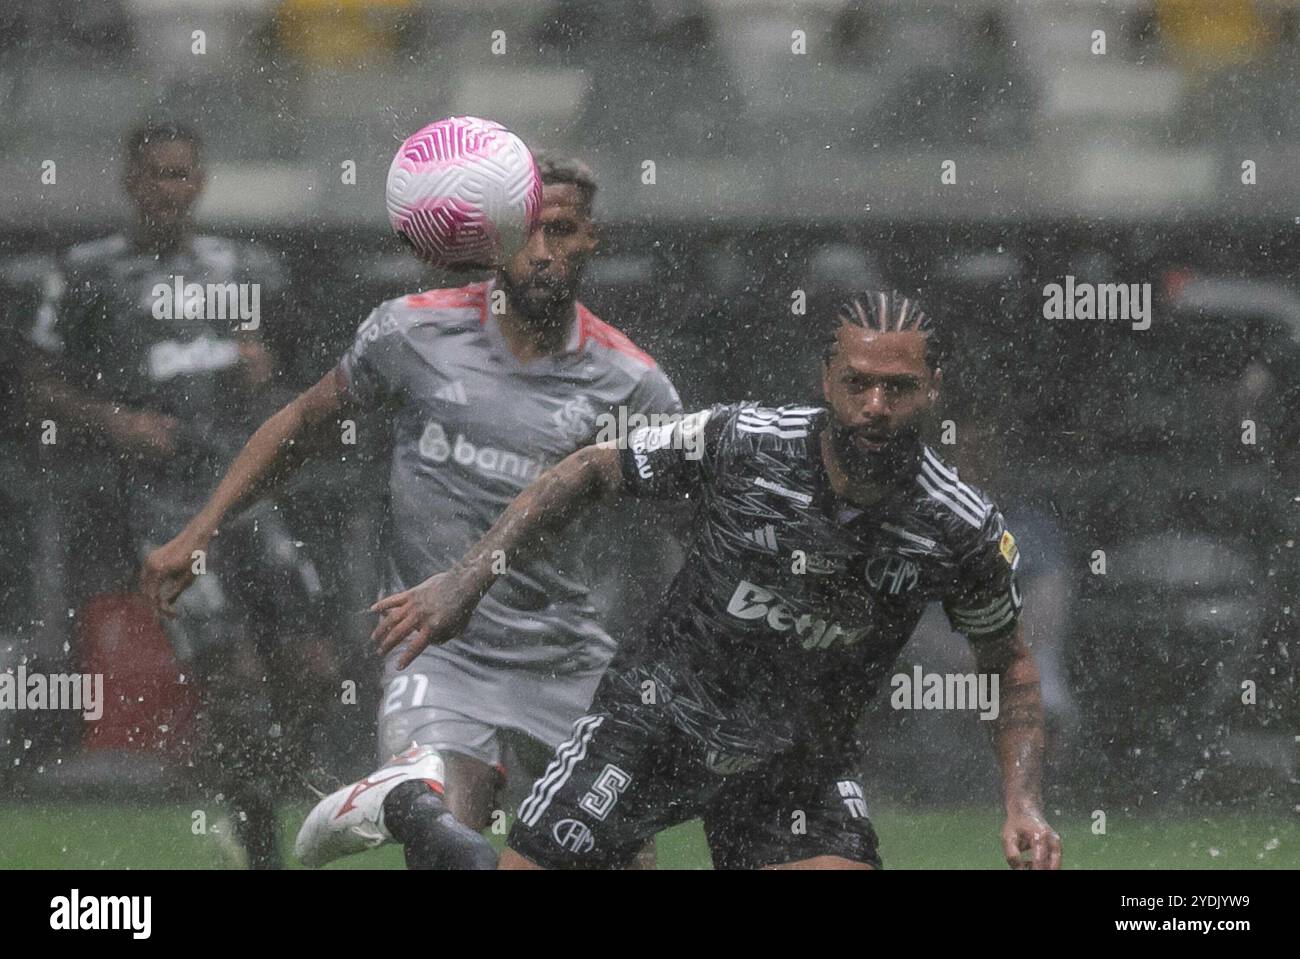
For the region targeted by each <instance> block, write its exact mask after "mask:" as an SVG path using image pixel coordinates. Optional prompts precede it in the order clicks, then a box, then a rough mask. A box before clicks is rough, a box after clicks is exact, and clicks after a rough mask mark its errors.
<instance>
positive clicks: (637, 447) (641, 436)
mask: <svg viewBox="0 0 1300 959" xmlns="http://www.w3.org/2000/svg"><path fill="white" fill-rule="evenodd" d="M649 433H650V431H649V430H637V431H636V432H635V433H633V434H632V441H631V446H632V458H633V460H635V461H636V471H637V475H639V476H640V477H641V478H642V479H643V480H648V479H649V478H650V477H651V476H653V475H654V470H652V469H651V468H650V457H648V456H646V450H647V446H646V436H647V434H649Z"/></svg>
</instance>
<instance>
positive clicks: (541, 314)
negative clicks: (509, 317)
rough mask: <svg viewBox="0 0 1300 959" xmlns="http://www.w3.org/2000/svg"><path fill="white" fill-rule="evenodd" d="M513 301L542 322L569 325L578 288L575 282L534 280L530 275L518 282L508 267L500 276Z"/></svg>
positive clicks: (539, 322)
mask: <svg viewBox="0 0 1300 959" xmlns="http://www.w3.org/2000/svg"><path fill="white" fill-rule="evenodd" d="M499 282H500V284H501V286H502V288H503V289H504V290H505V291H506V295H507V296H508V297H510V303H511V305H513V306H514V308H515V309H516V310H518V311H519V312H520V313H521V314H523V315H524V316H525V317H527V318H528V319H529V320H530V321H531V322H533V323H535V324H537V325H538V326H546V325H551V324H555V325H559V326H564V327H566V328H567V324H568V322H569V321H570V320H571V319H572V310H573V301H574V299H576V297H575V289H574V287H573V285H572V284H568V283H562V282H560V283H555V284H540V285H537V284H534V283H533V282H532V279H531V278H529V279H528V280H526V281H525V282H523V283H515V282H514V281H513V280H512V279H511V278H510V274H509V273H507V272H506V271H505V270H502V271H501V273H500V280H499Z"/></svg>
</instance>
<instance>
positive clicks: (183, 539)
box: [139, 534, 208, 619]
mask: <svg viewBox="0 0 1300 959" xmlns="http://www.w3.org/2000/svg"><path fill="white" fill-rule="evenodd" d="M207 545H208V544H207V540H197V539H193V538H191V537H188V536H185V535H184V534H182V535H180V536H177V537H176V538H175V539H173V540H172V541H171V542H170V543H167V544H166V545H164V546H160V547H158V548H157V549H156V550H154V551H153V552H152V553H150V554H149V555H148V556H146V557H145V560H144V565H142V566H141V567H140V580H139V589H140V592H141V593H142V594H144V598H145V599H146V600H147V601H148V603H149V605H150V606H151V607H152V608H153V609H154V610H156V611H157V613H158V615H159V616H162V617H164V618H166V619H175V618H176V615H177V614H176V608H175V606H174V605H173V604H174V603H175V602H176V599H177V597H179V596H180V595H181V593H183V592H185V590H186V589H188V588H189V585H190V584H191V583H192V582H194V577H195V576H196V575H197V574H196V573H195V572H194V563H195V560H196V557H195V555H194V553H195V551H196V550H199V551H202V550H206V549H207Z"/></svg>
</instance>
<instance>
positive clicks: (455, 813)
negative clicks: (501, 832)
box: [383, 743, 500, 869]
mask: <svg viewBox="0 0 1300 959" xmlns="http://www.w3.org/2000/svg"><path fill="white" fill-rule="evenodd" d="M438 752H439V754H440V755H441V756H442V759H443V763H444V769H445V775H444V780H443V787H444V788H443V791H442V792H441V793H439V792H438V791H437V790H435V789H433V788H432V787H431V786H430V785H429V784H427V783H424V782H419V781H415V782H407V783H402V784H401V785H400V786H398V787H397V788H396V789H394V790H393V791H392V792H391V793H389V794H388V795H387V796H386V797H385V798H384V803H383V810H384V824H385V826H386V827H387V829H388V831H389V833H390V834H391V835H392V837H393V840H394V841H396V842H398V843H400V844H401V846H402V849H403V851H404V853H405V855H406V865H407V868H409V869H492V868H494V867H495V866H496V853H495V851H494V850H493V849H492V847H491V846H490V845H489V844H488V842H487V840H486V839H484V838H483V837H482V835H481V833H482V831H483V830H484V829H485V828H487V825H488V823H489V822H490V821H491V816H492V809H493V797H494V796H495V794H496V785H497V783H498V782H499V780H500V773H499V772H498V770H497V769H496V768H494V767H493V766H490V765H488V764H487V763H485V762H483V761H481V760H479V759H476V758H474V757H472V756H466V755H464V754H462V753H458V752H455V751H453V750H452V749H451V748H449V744H447V743H444V744H443V745H442V746H441V747H438Z"/></svg>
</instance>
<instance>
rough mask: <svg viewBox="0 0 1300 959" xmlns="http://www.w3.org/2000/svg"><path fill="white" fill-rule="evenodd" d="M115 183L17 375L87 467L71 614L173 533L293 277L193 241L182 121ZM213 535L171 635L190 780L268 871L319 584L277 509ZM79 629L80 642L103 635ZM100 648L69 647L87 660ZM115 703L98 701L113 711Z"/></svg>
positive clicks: (195, 179)
mask: <svg viewBox="0 0 1300 959" xmlns="http://www.w3.org/2000/svg"><path fill="white" fill-rule="evenodd" d="M124 185H125V188H126V192H127V193H128V195H129V196H130V199H131V202H132V204H133V205H134V207H135V211H136V220H135V222H134V223H133V224H132V225H131V226H130V227H129V228H127V229H125V230H123V231H122V232H120V233H117V234H114V235H112V236H109V237H105V238H103V239H99V240H94V241H91V242H88V243H83V244H79V245H77V246H74V247H73V248H72V249H70V250H69V251H68V252H67V253H66V255H65V256H64V257H63V258H62V262H61V279H60V280H57V281H51V284H50V287H49V291H50V293H51V294H52V295H51V296H50V297H49V298H48V299H47V301H46V302H45V303H44V304H42V306H41V307H40V310H39V311H38V313H37V316H36V321H35V323H34V324H33V325H32V327H31V330H30V333H29V338H30V341H31V343H32V345H33V347H34V349H33V350H32V351H31V353H32V355H31V357H30V359H29V362H27V363H26V365H25V371H24V380H25V391H24V392H25V394H26V397H27V400H28V402H29V404H30V411H31V414H32V418H33V419H34V420H35V421H36V422H37V423H42V422H46V421H48V422H52V423H53V425H54V427H55V429H56V430H57V433H55V434H54V435H55V442H54V448H55V449H56V450H59V451H63V450H67V449H73V450H75V451H76V456H77V458H76V460H75V461H72V460H69V461H66V465H69V466H71V465H72V463H73V462H75V464H76V467H77V472H78V475H79V476H80V478H81V479H82V480H84V482H83V483H82V484H81V486H80V488H79V489H77V490H76V492H75V493H72V494H64V495H66V496H67V499H66V500H65V502H64V505H63V510H62V512H63V522H64V524H65V527H66V529H67V531H68V533H69V535H70V536H72V537H73V545H72V547H71V549H70V550H69V555H70V556H71V557H76V558H78V559H79V562H78V564H77V566H78V569H77V571H76V574H75V575H74V576H73V577H72V578H73V581H74V585H73V589H72V593H73V597H74V602H76V603H77V605H78V606H81V607H82V608H83V609H84V604H85V602H86V601H87V600H88V599H89V598H90V597H91V596H93V595H94V594H97V593H104V592H110V593H122V592H125V591H126V590H128V589H129V587H130V585H131V580H132V579H133V576H134V572H135V568H136V564H137V563H138V562H139V561H140V560H141V559H142V558H143V557H144V555H146V553H147V552H148V551H149V550H150V549H151V548H153V547H155V546H158V545H161V544H162V543H165V542H167V541H168V540H169V539H170V538H171V537H172V536H173V535H174V534H175V533H176V532H177V531H179V530H180V529H181V527H182V526H183V525H184V524H185V522H186V521H187V520H188V519H189V517H190V516H191V515H192V514H193V512H194V511H195V510H197V509H198V507H199V506H201V505H202V503H203V501H204V499H205V497H206V496H207V494H208V492H209V491H210V489H211V488H212V486H213V485H214V484H215V482H216V480H217V479H218V478H219V476H220V474H221V471H222V469H223V468H224V466H225V464H226V463H227V462H228V460H229V459H230V458H231V456H232V455H233V453H234V452H235V451H236V450H237V449H238V448H239V445H240V442H241V440H242V438H243V436H244V435H245V434H246V432H247V423H248V420H249V418H250V417H251V416H254V415H257V414H258V413H259V412H260V411H261V410H262V408H263V403H264V400H265V394H266V392H267V389H268V385H269V383H270V380H271V375H272V369H273V360H272V357H271V354H270V353H269V352H268V350H267V349H266V347H265V346H264V345H263V344H262V342H261V339H260V336H259V330H260V328H261V326H262V322H263V321H264V320H267V319H272V318H273V319H275V320H278V319H279V318H280V316H281V315H282V314H281V309H282V303H281V296H282V293H283V291H284V286H285V277H284V276H283V275H282V274H281V271H280V268H279V265H278V263H277V262H276V260H275V259H274V258H273V257H272V256H271V255H269V254H268V253H266V252H265V251H263V250H262V249H260V248H258V247H257V246H254V245H252V244H247V243H239V242H234V241H231V240H226V239H223V238H220V237H215V236H205V235H199V234H196V232H195V230H194V225H193V210H194V206H195V204H196V203H197V201H198V199H199V196H200V193H201V192H202V190H203V185H204V170H203V164H202V159H201V152H200V140H199V136H198V134H197V133H196V132H195V131H194V130H193V129H192V128H190V127H187V126H184V125H181V124H175V123H148V124H145V125H143V126H140V127H139V128H137V129H136V130H134V131H133V132H132V133H131V134H130V136H129V137H128V139H127V141H126V145H125V178H124ZM96 506H98V509H96ZM223 534H224V535H223V536H222V537H221V540H220V543H219V544H218V545H216V546H215V547H214V549H213V550H212V555H211V556H209V557H203V558H196V562H202V563H203V564H204V566H205V568H206V569H207V571H208V572H210V573H212V575H202V576H199V583H200V587H199V588H197V589H194V590H192V591H191V592H190V594H189V595H188V596H187V597H186V602H184V603H182V605H181V607H180V609H181V614H180V616H179V618H178V619H176V620H174V621H173V622H171V623H169V624H168V629H167V633H168V639H169V640H170V642H171V645H172V648H173V650H174V652H175V654H176V656H177V657H178V658H179V659H180V660H181V661H182V662H183V663H184V666H183V667H182V670H181V671H182V672H184V673H189V674H191V675H197V676H198V678H199V680H200V683H201V686H202V688H203V693H204V702H203V707H202V709H201V710H200V715H199V724H198V732H197V739H196V742H195V747H196V751H197V753H198V757H197V758H198V764H197V768H198V771H199V775H200V779H201V786H202V787H203V788H204V789H205V790H206V792H207V794H208V796H209V797H210V798H211V797H216V796H218V795H224V797H225V800H226V802H227V803H228V804H229V806H230V808H231V810H232V813H233V816H232V820H233V823H234V829H235V833H236V835H237V837H238V839H239V841H240V844H241V846H242V849H243V852H244V853H245V854H246V856H247V861H248V864H250V865H252V866H254V867H273V866H276V865H278V862H279V860H278V853H277V848H276V847H277V843H276V830H275V818H274V796H275V794H276V790H277V788H280V787H279V786H278V784H276V783H274V782H272V781H271V780H270V779H269V778H268V772H269V770H271V769H273V768H274V769H281V768H285V767H286V765H289V764H288V763H285V762H280V761H279V760H280V759H281V758H282V757H283V758H284V759H287V760H299V761H300V760H301V759H302V752H303V749H304V748H305V746H304V741H305V738H306V735H307V732H308V730H309V729H310V728H311V725H313V724H312V723H311V721H310V720H309V718H308V717H307V715H306V710H307V708H308V704H311V703H324V702H328V701H329V695H328V693H326V692H323V691H322V690H321V688H320V685H319V682H320V681H323V675H321V674H323V670H318V671H317V673H318V674H317V675H313V672H312V670H311V669H310V668H308V669H304V668H303V663H304V662H308V663H311V662H313V661H317V662H318V661H319V659H313V658H311V657H306V656H302V655H301V654H300V653H299V652H297V651H291V648H292V647H294V646H297V645H300V644H303V643H306V642H309V640H308V637H309V636H310V635H312V634H313V633H317V632H319V629H318V627H319V624H318V623H314V622H313V616H314V613H315V610H316V605H317V601H318V599H319V595H320V591H321V590H320V584H319V581H318V580H317V577H316V572H315V569H314V567H313V565H312V563H311V561H310V560H308V559H307V558H306V557H305V556H304V555H303V554H302V553H301V552H300V550H299V548H298V545H297V544H295V541H294V538H293V536H292V535H291V534H290V533H289V531H288V530H287V529H286V528H285V526H284V524H283V521H282V520H281V519H280V518H279V516H278V514H277V512H276V511H275V510H274V509H263V510H262V511H260V512H253V513H251V514H249V515H247V516H246V517H244V518H243V519H242V520H241V521H239V522H235V523H231V524H230V525H229V526H228V527H227V528H226V529H224V530H223ZM314 627H316V628H314ZM86 629H87V624H85V623H83V633H82V638H83V640H86V639H87V638H89V642H90V643H91V644H92V645H93V644H96V643H98V642H100V640H97V639H96V637H95V635H94V632H93V626H92V627H91V629H90V631H89V633H88V632H86ZM311 641H313V642H314V640H311ZM95 652H96V651H91V650H87V649H82V650H80V654H81V657H82V660H83V662H84V661H86V660H87V657H91V656H93V655H95ZM101 652H102V651H101ZM130 655H131V651H130V650H129V649H128V650H119V651H117V652H116V653H114V654H113V656H115V657H130ZM313 680H316V681H317V682H314V681H313ZM109 691H110V694H111V693H112V692H113V690H112V688H111V687H110V688H109ZM112 708H113V707H112V702H111V696H110V703H109V704H108V707H107V710H106V716H108V715H109V714H111V712H112ZM294 720H301V722H294Z"/></svg>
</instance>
